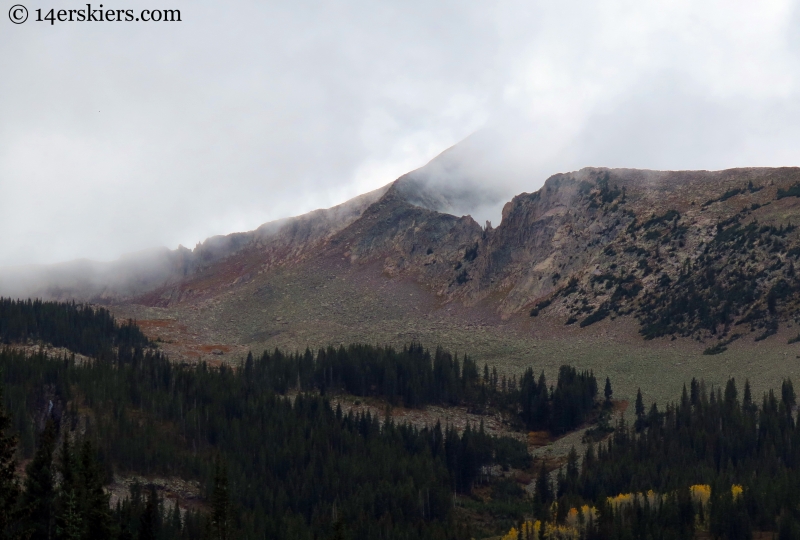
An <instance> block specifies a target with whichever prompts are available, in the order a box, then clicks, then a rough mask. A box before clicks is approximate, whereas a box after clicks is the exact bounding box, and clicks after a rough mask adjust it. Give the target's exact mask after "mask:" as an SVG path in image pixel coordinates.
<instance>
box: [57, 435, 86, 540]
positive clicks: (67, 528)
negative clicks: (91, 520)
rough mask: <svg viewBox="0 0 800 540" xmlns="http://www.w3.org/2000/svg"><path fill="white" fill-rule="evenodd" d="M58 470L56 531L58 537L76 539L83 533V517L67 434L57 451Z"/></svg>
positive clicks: (73, 458)
mask: <svg viewBox="0 0 800 540" xmlns="http://www.w3.org/2000/svg"><path fill="white" fill-rule="evenodd" d="M58 472H59V473H60V475H61V484H60V485H59V486H58V490H57V492H56V499H55V514H56V515H55V520H56V533H57V535H58V538H64V539H70V540H72V539H77V538H81V536H82V533H83V518H82V513H83V512H82V511H81V508H80V506H81V505H80V501H81V500H83V497H82V496H81V495H82V494H79V493H78V477H77V472H78V471H77V463H76V462H75V456H74V454H73V452H72V448H71V445H70V442H69V435H68V434H65V435H64V440H63V441H62V444H61V448H60V449H59V453H58Z"/></svg>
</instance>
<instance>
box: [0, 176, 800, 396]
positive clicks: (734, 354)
mask: <svg viewBox="0 0 800 540" xmlns="http://www.w3.org/2000/svg"><path fill="white" fill-rule="evenodd" d="M432 170H433V168H432V167H431V166H430V165H429V166H428V167H427V168H423V169H420V170H418V171H414V172H412V173H409V174H407V175H405V176H403V177H401V178H399V179H398V180H396V181H395V182H393V183H391V184H389V185H388V186H385V187H384V188H381V189H379V190H376V191H373V192H371V193H368V194H365V195H362V196H361V197H357V198H356V199H353V200H351V201H349V202H347V203H345V204H343V205H340V206H338V207H334V208H331V209H328V210H318V211H315V212H311V213H309V214H306V215H303V216H300V217H297V218H291V219H287V220H282V221H279V222H272V223H268V224H266V225H263V226H262V227H260V228H259V229H257V230H255V231H252V232H248V233H237V234H234V235H229V236H222V237H214V238H211V239H209V240H206V241H205V242H203V243H202V244H199V245H198V246H197V247H196V248H195V249H194V250H191V251H190V250H187V249H184V248H181V249H179V250H176V251H172V252H160V253H156V254H149V255H147V257H151V259H152V260H154V261H156V262H155V263H154V264H151V265H149V266H148V264H145V263H144V262H142V261H145V260H146V257H144V256H139V257H138V258H134V259H131V260H129V261H128V262H126V261H124V260H123V261H118V262H116V263H113V264H108V265H106V266H104V267H102V268H101V267H99V266H97V265H95V266H91V265H90V264H89V263H74V264H73V266H71V267H69V266H67V267H61V268H49V269H46V270H40V272H42V275H44V276H45V277H47V278H49V282H48V285H47V286H46V287H44V288H39V289H37V290H36V291H35V292H36V293H37V294H41V295H45V296H56V297H59V298H65V297H68V296H73V297H76V298H78V299H84V300H91V301H95V302H103V303H106V304H108V305H110V306H111V308H112V309H113V310H114V311H115V312H116V313H117V314H118V315H120V316H126V317H134V318H136V319H138V320H139V322H140V324H141V326H142V327H143V328H144V330H145V331H147V332H149V333H150V334H151V336H152V337H154V338H159V339H161V341H162V342H163V346H164V348H165V349H166V350H167V351H168V352H169V353H170V354H171V355H172V356H173V357H176V358H185V359H197V358H205V359H213V358H215V355H223V356H224V355H227V356H224V357H225V358H230V357H231V356H233V357H234V358H237V357H238V355H240V354H245V353H246V351H247V350H248V349H251V348H252V349H255V350H260V349H263V348H271V347H275V346H280V347H283V348H289V349H303V348H305V347H306V346H310V347H312V348H313V347H318V346H321V345H327V344H329V343H347V342H352V341H364V342H371V343H376V342H377V343H395V344H402V343H408V342H410V341H412V340H416V341H421V342H423V343H425V344H429V345H436V344H442V345H444V346H447V347H450V348H455V349H458V350H461V351H467V352H470V353H471V354H474V355H477V356H478V358H479V360H480V361H483V360H487V361H495V362H498V363H501V364H502V365H504V366H506V367H507V369H508V370H510V371H514V370H518V369H520V367H521V366H523V365H525V364H527V363H530V362H534V363H537V364H539V365H541V366H542V367H544V368H546V369H552V368H553V367H555V366H556V365H557V364H558V363H560V362H563V361H567V360H568V361H570V362H572V363H576V364H577V363H580V362H583V363H584V364H587V365H589V366H595V367H597V368H598V369H599V368H601V367H602V368H604V369H613V370H615V371H616V372H619V373H629V372H630V370H634V369H635V370H644V371H645V372H646V374H645V379H647V378H650V379H651V380H652V383H653V387H654V388H655V387H658V388H662V387H663V388H664V392H665V393H667V392H669V393H670V395H672V394H674V390H675V388H676V385H678V384H679V382H678V377H679V376H680V374H681V373H683V372H684V371H686V372H687V373H688V372H689V371H688V367H687V365H689V364H696V363H698V362H702V363H703V364H704V365H709V369H711V371H712V372H711V373H710V374H709V377H710V378H711V379H712V380H713V377H714V376H717V375H718V376H719V377H722V375H723V373H730V372H731V369H732V366H733V365H736V366H740V367H741V369H740V372H741V373H742V376H748V374H749V373H752V375H753V377H754V379H758V381H757V383H759V384H760V381H763V384H765V385H766V384H774V381H772V377H773V376H774V377H778V376H779V375H778V373H780V376H783V375H785V373H786V369H785V367H786V359H787V358H788V357H789V355H790V354H791V355H792V356H794V354H796V353H795V352H793V351H794V350H793V349H792V348H791V347H790V346H789V345H788V344H787V341H788V338H790V337H793V334H794V333H796V330H795V331H792V329H791V328H792V326H793V325H794V324H796V323H795V320H794V318H795V316H796V313H797V308H798V305H799V304H800V294H799V293H800V285H799V284H798V281H797V278H796V276H795V262H796V260H797V258H798V256H800V231H798V230H797V228H796V224H798V223H800V169H798V168H778V169H767V168H747V169H731V170H726V171H715V172H708V171H670V172H660V171H645V170H632V169H605V168H585V169H581V170H580V171H576V172H570V173H564V174H556V175H554V176H552V177H550V178H549V179H548V180H547V181H546V182H545V184H544V186H543V187H542V188H541V189H539V190H538V191H536V192H533V193H522V194H520V195H517V196H515V197H514V198H513V199H512V200H511V201H509V202H507V203H506V204H505V206H504V207H503V211H502V221H501V223H500V224H499V225H498V226H497V227H492V226H491V224H489V223H488V222H487V223H486V224H485V226H481V225H479V224H478V223H477V222H476V221H475V220H473V219H472V218H471V217H470V216H461V217H458V216H456V215H453V214H452V213H449V212H448V211H450V212H452V211H454V209H463V208H466V209H469V208H470V206H473V207H474V206H477V205H480V204H482V203H483V202H484V201H485V200H486V198H483V197H482V196H481V194H480V193H477V194H476V193H475V190H474V185H473V184H469V183H468V184H467V186H466V187H464V186H461V187H460V188H459V184H458V183H457V182H454V181H452V180H453V178H452V177H453V175H454V173H453V171H452V170H450V173H449V174H450V175H451V181H450V182H444V181H442V170H443V168H442V166H441V164H440V163H438V162H437V163H436V167H435V171H436V175H434V174H433V173H432V172H431V171H432ZM456 174H457V173H456ZM434 177H436V181H432V178H434ZM455 180H457V178H455ZM443 186H444V187H443ZM491 196H492V194H488V195H487V197H489V198H491ZM131 261H132V262H131ZM65 268H66V269H67V270H69V271H70V272H72V273H79V272H81V270H80V269H81V268H90V269H91V270H92V272H93V273H91V272H82V274H83V275H84V276H87V275H88V276H90V277H89V278H86V277H84V279H83V281H80V280H76V279H75V278H68V279H64V278H63V275H67V276H69V275H71V274H69V272H66V273H65V272H64V269H65ZM58 272H62V274H60V275H57V273H58ZM70 279H72V281H70ZM59 280H60V281H59ZM7 283H8V280H7V279H6V278H4V279H3V282H2V286H5V285H6V284H7ZM776 334H777V335H776ZM726 350H727V352H725V351H726ZM703 352H705V353H706V354H705V355H703V354H702V353H703ZM713 353H724V354H723V356H722V357H718V358H724V359H725V362H722V363H720V362H718V361H716V360H714V361H713V362H712V360H713V359H715V358H717V357H715V356H714V355H713ZM753 355H756V356H757V357H759V358H761V359H762V360H764V359H769V358H774V359H776V360H775V362H771V363H769V365H766V366H765V365H763V362H762V364H761V365H756V364H754V363H752V362H750V363H748V362H749V360H748V359H752V358H753ZM664 369H668V370H669V371H670V374H669V375H668V378H669V377H674V378H675V380H672V379H671V378H670V381H671V382H670V383H669V384H667V385H664V384H663V381H661V380H659V379H660V377H662V376H666V375H664V371H663V370H664ZM659 370H662V371H661V372H659ZM726 370H727V371H726ZM692 375H694V373H693V374H692ZM640 380H641V378H640ZM621 384H622V389H623V391H626V392H631V391H633V392H634V393H635V388H627V387H626V386H625V385H626V384H627V383H626V382H625V379H624V378H623V382H622V383H621ZM630 384H632V383H630ZM639 384H641V383H639ZM659 385H660V386H659ZM659 391H660V390H659ZM654 392H655V390H654ZM654 395H658V394H654Z"/></svg>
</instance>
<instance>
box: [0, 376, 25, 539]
mask: <svg viewBox="0 0 800 540" xmlns="http://www.w3.org/2000/svg"><path fill="white" fill-rule="evenodd" d="M10 431H11V419H10V418H9V416H8V414H6V411H5V407H3V393H2V387H1V386H0V538H3V539H6V538H13V533H14V531H15V529H16V525H17V521H18V518H19V516H18V512H17V502H18V500H19V494H20V489H19V482H18V481H17V475H16V469H17V459H16V457H15V452H16V449H17V438H16V437H15V436H14V435H12V434H11V432H10Z"/></svg>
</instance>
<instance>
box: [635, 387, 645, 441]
mask: <svg viewBox="0 0 800 540" xmlns="http://www.w3.org/2000/svg"><path fill="white" fill-rule="evenodd" d="M635 412H636V423H635V426H636V429H637V430H639V431H641V430H642V428H643V427H644V400H643V399H642V389H641V388H640V389H638V390H637V391H636V406H635Z"/></svg>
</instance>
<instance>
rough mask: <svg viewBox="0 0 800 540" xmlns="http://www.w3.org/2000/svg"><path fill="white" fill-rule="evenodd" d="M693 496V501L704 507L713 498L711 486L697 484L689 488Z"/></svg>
mask: <svg viewBox="0 0 800 540" xmlns="http://www.w3.org/2000/svg"><path fill="white" fill-rule="evenodd" d="M689 491H690V492H691V494H692V501H694V502H695V503H697V504H699V505H700V506H702V507H704V508H705V506H706V504H708V499H710V498H711V486H709V485H708V484H695V485H693V486H691V487H690V488H689Z"/></svg>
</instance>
